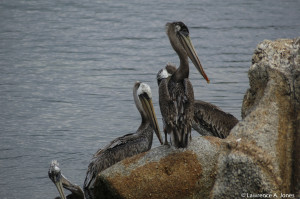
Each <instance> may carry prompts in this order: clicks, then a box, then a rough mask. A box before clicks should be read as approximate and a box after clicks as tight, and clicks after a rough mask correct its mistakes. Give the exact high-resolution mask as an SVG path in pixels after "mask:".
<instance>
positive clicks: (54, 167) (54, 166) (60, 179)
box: [48, 160, 84, 199]
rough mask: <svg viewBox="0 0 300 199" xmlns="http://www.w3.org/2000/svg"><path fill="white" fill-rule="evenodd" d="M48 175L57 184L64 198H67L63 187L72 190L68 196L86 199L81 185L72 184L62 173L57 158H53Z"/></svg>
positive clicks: (73, 198) (75, 198) (74, 198)
mask: <svg viewBox="0 0 300 199" xmlns="http://www.w3.org/2000/svg"><path fill="white" fill-rule="evenodd" d="M48 176H49V178H50V179H51V181H52V182H53V183H54V184H55V186H56V188H57V190H58V192H59V195H60V197H61V198H62V199H66V196H65V194H64V190H63V187H64V188H65V189H67V190H69V191H71V192H72V194H70V195H68V196H67V198H72V199H84V194H83V191H82V189H81V188H80V186H78V185H76V184H72V183H71V182H70V181H69V180H68V179H67V178H66V177H65V176H64V175H63V174H62V173H61V170H60V168H59V164H58V162H57V161H56V160H52V162H51V164H50V168H49V171H48Z"/></svg>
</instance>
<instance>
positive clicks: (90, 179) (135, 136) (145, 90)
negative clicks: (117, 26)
mask: <svg viewBox="0 0 300 199" xmlns="http://www.w3.org/2000/svg"><path fill="white" fill-rule="evenodd" d="M133 98H134V101H135V104H136V107H137V109H138V111H139V112H140V114H141V117H142V122H141V125H140V127H139V128H138V130H137V131H136V132H135V133H132V134H127V135H124V136H122V137H119V138H116V139H115V140H113V141H111V142H110V143H109V144H108V145H107V146H105V147H104V148H103V149H100V150H98V151H97V152H96V153H95V155H94V156H93V159H92V160H91V162H90V164H89V167H88V171H87V174H86V178H85V181H84V189H85V194H86V196H87V197H90V194H91V195H92V193H91V192H90V190H92V189H93V187H94V182H95V180H96V177H97V174H98V173H99V172H101V171H103V170H104V169H106V168H108V167H110V166H112V165H113V164H115V163H117V162H119V161H121V160H123V159H125V158H127V157H131V156H133V155H136V154H139V153H142V152H145V151H148V150H149V149H150V148H151V146H152V140H153V131H155V133H156V135H157V137H158V139H159V141H160V143H161V144H162V143H163V141H162V137H161V134H160V131H159V126H158V123H157V119H156V115H155V111H154V108H153V104H152V94H151V89H150V87H149V86H148V85H147V84H145V83H141V82H136V83H135V84H134V87H133ZM48 174H49V178H50V179H51V180H52V181H53V182H54V183H55V185H56V187H57V189H58V192H59V194H60V195H61V198H63V199H65V196H64V192H63V188H62V186H63V187H64V188H66V189H68V190H70V191H71V192H72V194H73V195H74V196H76V197H78V198H80V197H81V198H84V197H83V192H82V190H81V188H80V187H79V186H78V185H73V184H72V183H71V182H69V181H68V180H67V179H66V178H65V177H64V176H63V175H62V174H61V171H60V168H59V167H58V163H57V162H56V161H53V162H52V163H51V166H50V169H49V172H48Z"/></svg>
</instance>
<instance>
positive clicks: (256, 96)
mask: <svg viewBox="0 0 300 199" xmlns="http://www.w3.org/2000/svg"><path fill="white" fill-rule="evenodd" d="M299 46H300V38H298V39H294V40H291V39H280V40H276V41H268V40H266V41H263V42H262V43H260V44H259V45H258V46H257V48H256V49H255V52H254V55H253V59H252V66H251V67H250V70H249V80H250V81H249V82H250V88H249V89H248V90H247V92H246V94H245V96H244V101H243V107H242V117H243V121H241V122H239V123H238V124H237V125H236V126H235V127H234V128H233V129H232V131H231V133H230V135H229V136H228V137H227V138H226V139H219V138H216V137H209V136H203V137H197V138H195V139H193V141H192V142H191V143H190V145H189V147H188V148H187V149H174V148H172V147H171V148H169V147H166V146H161V147H157V148H155V149H152V150H150V151H148V152H145V153H142V154H139V155H137V156H134V157H131V158H128V159H125V160H123V161H121V162H119V163H117V164H115V165H113V166H112V167H110V168H108V169H106V170H104V171H102V172H101V173H99V174H98V177H97V180H96V183H95V184H96V185H95V190H94V194H95V196H96V198H241V197H251V195H250V194H264V195H259V196H258V197H261V198H262V197H264V196H272V197H273V196H277V197H278V198H280V196H281V194H294V195H292V196H295V197H296V196H297V194H299V193H300V192H299V191H300V47H299ZM245 194H248V195H245ZM268 194H269V195H268ZM256 198H257V197H256Z"/></svg>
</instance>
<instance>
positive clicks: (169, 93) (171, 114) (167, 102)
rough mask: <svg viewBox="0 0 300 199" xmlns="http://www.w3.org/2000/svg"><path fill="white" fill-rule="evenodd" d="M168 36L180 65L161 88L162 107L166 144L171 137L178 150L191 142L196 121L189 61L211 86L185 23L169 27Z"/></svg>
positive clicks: (175, 23)
mask: <svg viewBox="0 0 300 199" xmlns="http://www.w3.org/2000/svg"><path fill="white" fill-rule="evenodd" d="M166 33H167V35H168V37H169V40H170V43H171V45H172V47H173V49H174V50H175V51H176V53H177V55H178V57H179V59H180V65H179V67H178V69H176V71H175V72H174V73H173V74H172V76H171V77H170V78H167V79H164V80H162V81H161V82H160V86H159V105H160V111H161V114H162V117H163V122H164V132H165V144H167V143H168V141H167V134H170V135H171V144H172V145H174V146H175V147H176V148H185V147H187V145H188V143H189V141H190V139H191V136H190V134H191V128H192V122H193V118H194V91H193V86H192V84H191V82H190V81H189V79H188V77H189V60H188V57H189V58H190V59H191V60H192V62H193V64H194V65H195V67H196V68H197V70H198V71H199V72H200V74H201V75H202V76H203V77H204V78H205V79H206V81H207V82H208V83H209V79H208V77H207V76H206V74H205V72H204V70H203V68H202V65H201V63H200V60H199V58H198V56H197V54H196V52H195V49H194V47H193V44H192V42H191V40H190V37H189V30H188V28H187V26H186V25H185V24H184V23H182V22H173V23H167V24H166Z"/></svg>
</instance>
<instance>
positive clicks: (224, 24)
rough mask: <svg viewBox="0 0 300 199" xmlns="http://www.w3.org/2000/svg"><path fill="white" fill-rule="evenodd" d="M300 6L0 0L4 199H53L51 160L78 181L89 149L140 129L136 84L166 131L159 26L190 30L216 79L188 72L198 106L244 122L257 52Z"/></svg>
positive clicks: (292, 26)
mask: <svg viewBox="0 0 300 199" xmlns="http://www.w3.org/2000/svg"><path fill="white" fill-rule="evenodd" d="M299 8H300V1H298V0H287V1H280V0H264V1H235V0H227V1H222V0H216V1H210V0H200V1H196V0H187V1H179V0H176V1H157V0H156V1H151V2H150V1H146V0H140V1H126V2H125V1H116V0H112V1H97V0H95V1H83V0H78V1H67V0H61V1H57V0H53V1H46V0H1V1H0V198H3V199H6V198H7V199H13V198H22V199H29V198H30V199H31V198H55V197H56V196H58V192H57V190H56V188H55V186H54V185H53V183H52V182H51V181H50V180H49V178H48V174H47V171H48V168H49V165H50V162H51V160H52V159H57V160H58V161H59V162H60V163H61V169H62V171H63V173H64V175H65V176H67V177H68V179H69V180H71V181H72V182H75V183H77V184H79V185H82V184H83V181H84V178H85V172H86V169H87V166H88V164H89V161H90V159H91V157H92V154H93V153H94V152H96V151H97V149H99V148H101V147H103V146H104V145H105V144H106V143H108V142H109V141H111V140H112V139H114V138H116V137H119V136H121V135H124V134H127V133H131V132H135V131H136V129H137V128H138V126H139V124H140V116H139V113H138V111H137V110H136V108H135V105H134V102H133V97H132V88H133V84H134V82H135V81H142V82H146V83H147V84H149V85H150V86H151V88H152V93H153V103H154V108H155V111H156V114H157V117H158V120H159V124H160V127H161V129H162V122H161V114H160V110H159V105H158V89H157V85H156V73H157V72H158V71H159V70H160V69H161V68H163V67H164V66H165V65H166V63H168V62H172V63H175V64H178V57H177V55H176V54H175V52H174V51H173V49H172V47H171V45H170V43H169V40H168V38H167V36H166V34H165V28H164V26H165V24H166V22H172V21H183V22H184V23H185V24H186V25H187V26H188V27H189V30H190V37H191V39H192V42H193V44H194V46H195V49H196V51H197V53H198V55H199V58H200V60H201V63H202V65H203V67H204V69H205V71H206V73H207V75H208V77H209V78H210V80H211V83H210V84H207V83H206V82H205V80H204V79H203V78H202V77H201V76H200V74H199V73H198V71H197V70H196V69H195V67H194V66H193V65H192V64H191V65H190V79H191V82H192V84H193V87H194V92H195V97H196V99H201V100H204V101H208V102H211V103H213V104H215V105H217V106H219V107H221V108H222V109H223V110H224V111H226V112H230V113H232V114H233V115H235V116H236V117H237V118H238V119H241V105H242V100H243V96H244V94H245V92H246V90H247V88H248V87H249V85H248V76H247V72H248V69H249V67H250V66H251V58H252V54H253V51H254V49H255V47H256V45H257V44H258V43H259V42H261V41H263V40H264V39H269V40H274V39H277V38H295V37H298V36H300V12H299ZM196 134H197V133H193V135H194V136H196ZM158 145H159V142H158V140H157V138H156V137H154V146H153V147H155V146H158Z"/></svg>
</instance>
